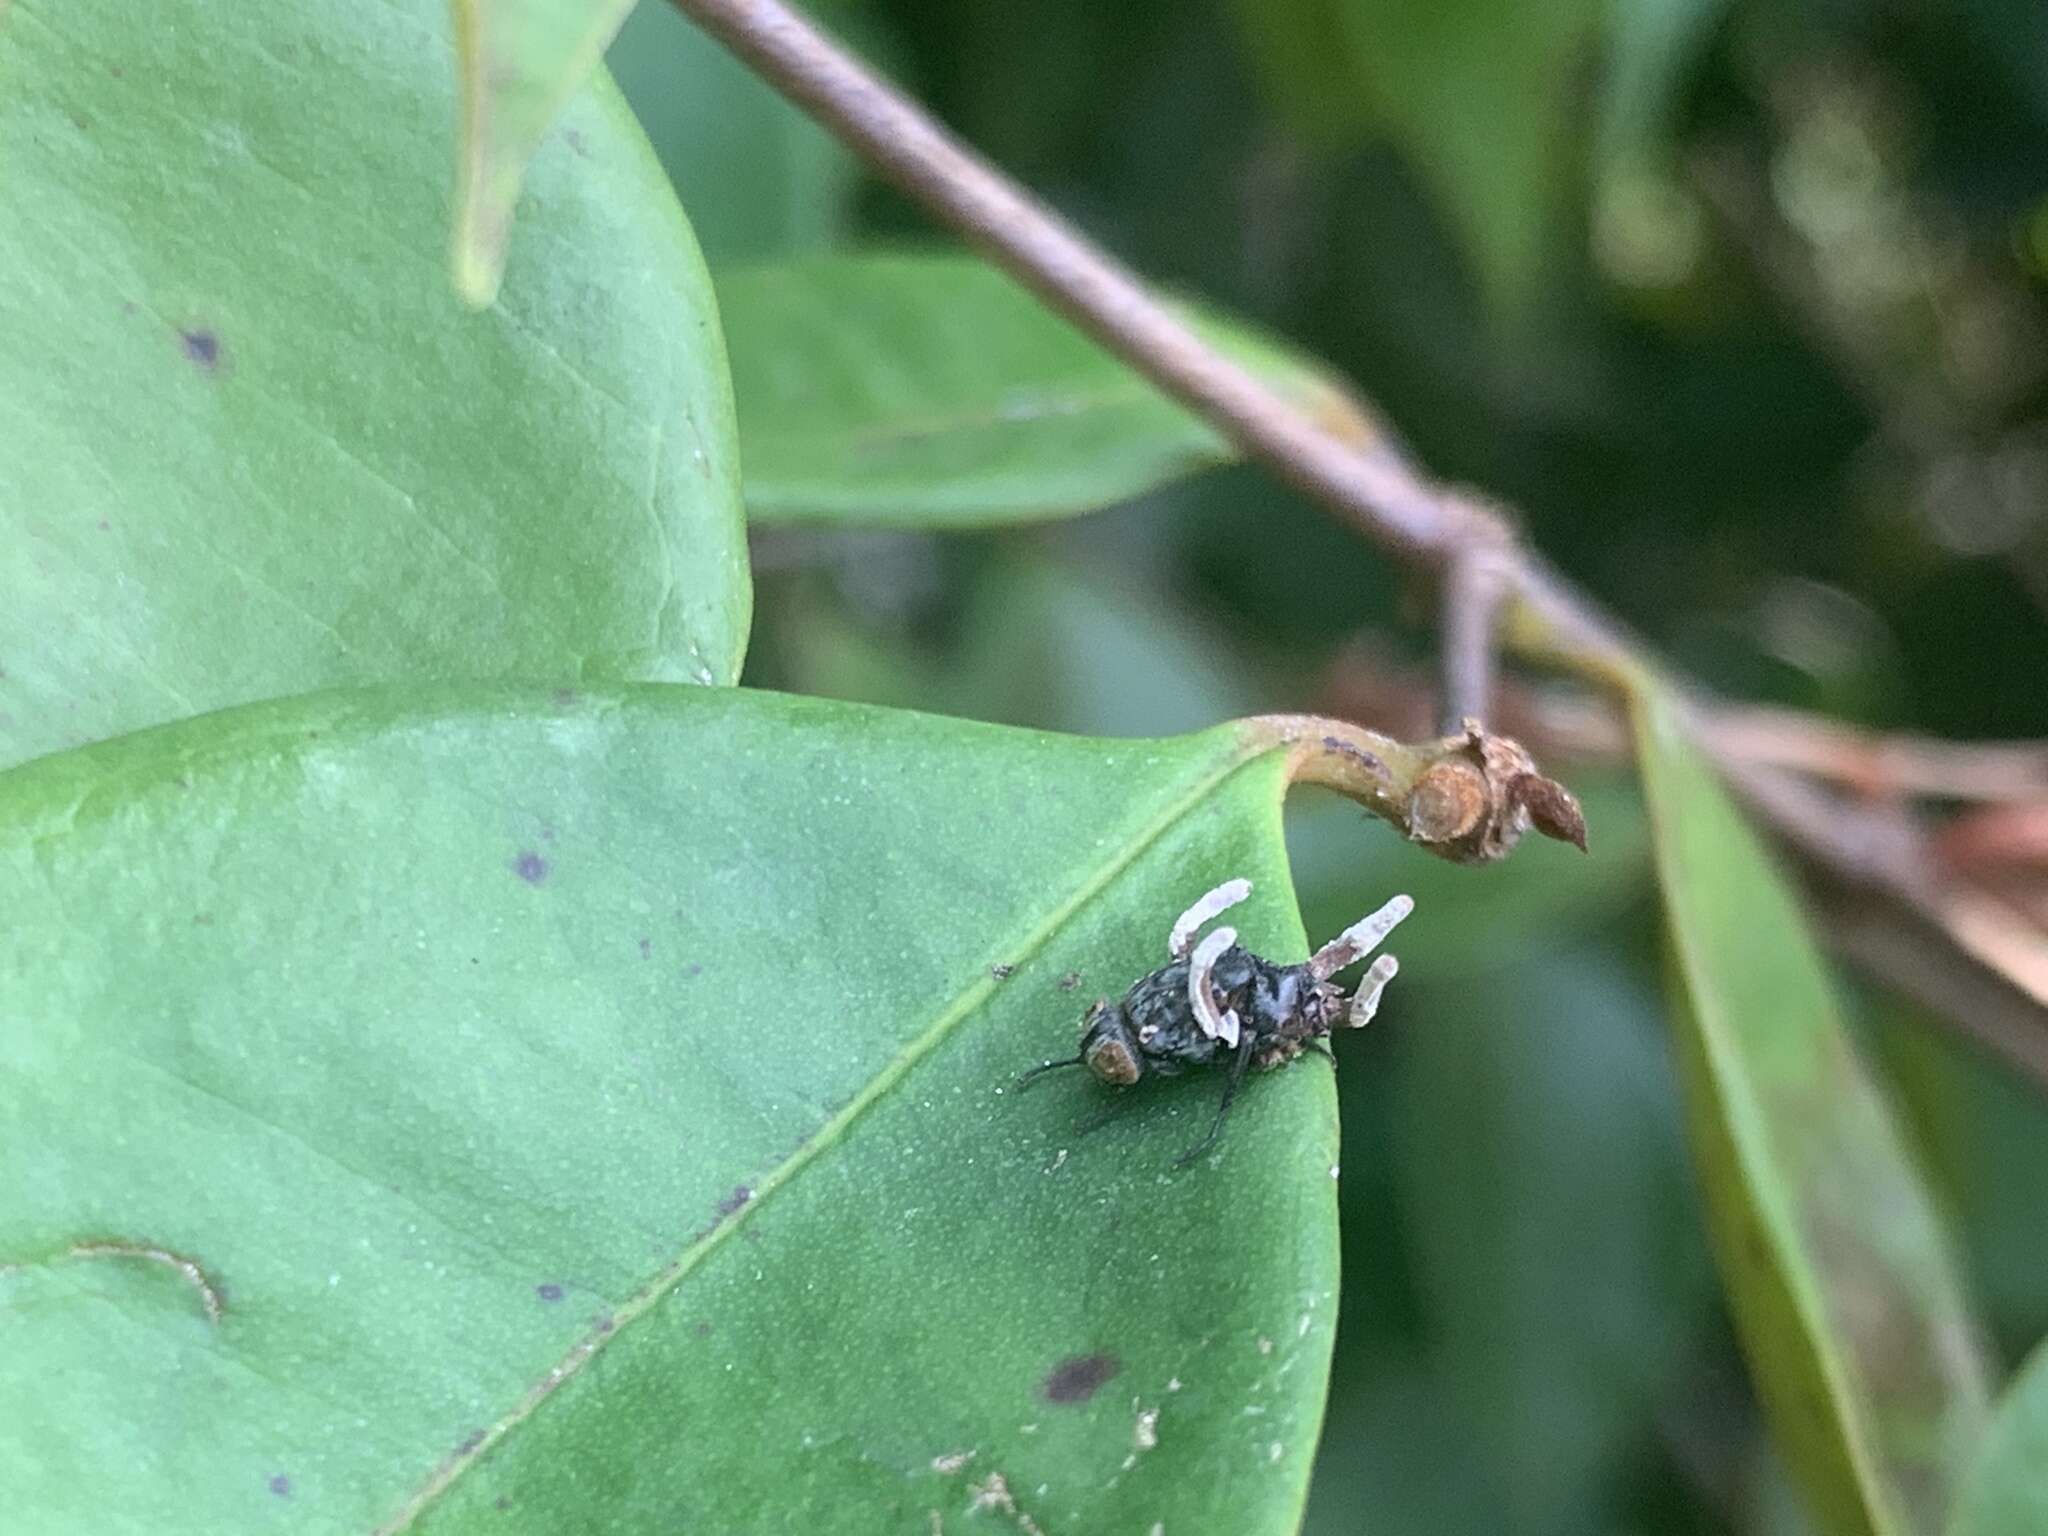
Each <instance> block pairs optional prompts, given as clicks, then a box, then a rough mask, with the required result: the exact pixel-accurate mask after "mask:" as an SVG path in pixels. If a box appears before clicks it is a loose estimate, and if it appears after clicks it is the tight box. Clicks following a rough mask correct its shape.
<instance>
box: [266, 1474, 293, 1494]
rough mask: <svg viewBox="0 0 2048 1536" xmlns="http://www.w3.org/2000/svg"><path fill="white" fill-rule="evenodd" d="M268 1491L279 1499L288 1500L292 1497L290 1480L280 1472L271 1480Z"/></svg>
mask: <svg viewBox="0 0 2048 1536" xmlns="http://www.w3.org/2000/svg"><path fill="white" fill-rule="evenodd" d="M270 1491H271V1492H272V1493H274V1494H276V1495H277V1496H278V1497H279V1498H280V1499H288V1498H290V1497H291V1496H292V1480H291V1479H290V1478H288V1477H286V1476H285V1475H284V1474H283V1473H282V1472H280V1473H278V1474H277V1475H276V1476H274V1477H273V1478H271V1480H270Z"/></svg>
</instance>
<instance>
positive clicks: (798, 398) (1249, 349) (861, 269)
mask: <svg viewBox="0 0 2048 1536" xmlns="http://www.w3.org/2000/svg"><path fill="white" fill-rule="evenodd" d="M718 297H719V302H720V304H721V306H722V308H723V312H724V316H725V323H726V329H727V334H728V336H729V338H730V345H731V349H732V368H733V391H734V393H735V394H736V395H737V397H738V399H739V409H740V433H741V437H740V445H741V459H742V462H743V463H744V464H745V466H746V485H747V507H748V510H749V513H750V514H751V515H752V516H753V517H754V519H755V520H756V521H759V522H859V523H868V524H890V525H897V526H905V527H911V526H919V527H974V526H981V525H985V524H991V523H1005V522H1025V521H1031V520H1034V519H1040V518H1047V517H1058V516H1065V515H1071V514H1074V513H1079V512H1089V511H1094V510H1095V509H1097V508H1099V507H1104V506H1108V505H1110V504H1111V503H1113V502H1118V501H1123V500H1126V499H1128V498H1129V497H1132V496H1136V495H1138V494H1139V493H1141V492H1143V491H1147V490H1150V489H1152V488H1153V487H1155V486H1158V485H1160V484H1163V483H1164V482H1166V481H1168V480H1172V479H1175V478H1177V477H1178V476H1181V475H1186V474H1189V473H1191V472H1193V471H1195V470H1197V469H1202V468H1205V467H1207V466H1210V465H1213V464H1220V463H1223V462H1225V461H1226V460H1228V459H1229V458H1231V457H1232V453H1231V451H1230V448H1229V446H1228V445H1227V444H1226V443H1224V441H1223V440H1222V439H1221V438H1220V437H1218V436H1217V435H1216V434H1215V433H1214V432H1212V431H1211V430H1210V429H1209V428H1208V427H1206V426H1205V425H1203V424H1202V423H1201V422H1200V421H1198V420H1196V419H1195V418H1194V417H1193V416H1191V415H1189V414H1188V413H1187V412H1186V411H1185V410H1183V409H1182V408H1181V407H1180V406H1178V405H1175V404H1174V403H1173V402H1171V401H1169V400H1168V399H1167V398H1166V397H1165V396H1164V395H1162V394H1160V393H1159V391H1158V390H1156V389H1154V388H1153V387H1152V385H1150V384H1149V383H1147V382H1146V381H1145V380H1144V379H1142V378H1140V377H1139V376H1138V375H1137V374H1135V373H1133V372H1131V371H1130V370H1129V369H1128V368H1126V367H1125V366H1124V365H1123V364H1122V363H1120V362H1118V361H1116V360H1115V359H1114V358H1112V357H1111V356H1110V355H1109V354H1108V353H1106V352H1104V351H1103V350H1102V349H1101V348H1100V347H1098V346H1096V344H1095V343H1094V342H1092V341H1090V340H1089V339H1088V338H1087V337H1086V336H1084V335H1082V334H1081V333H1080V332H1079V331H1077V330H1075V329H1074V328H1073V327H1072V326H1070V325H1069V324H1068V323H1067V322H1066V321H1064V320H1062V319H1060V318H1059V317H1058V316H1056V315H1054V314H1052V313H1051V312H1050V311H1048V310H1047V309H1046V308H1045V307H1044V306H1043V305H1042V304H1040V303H1039V301H1038V300H1037V299H1035V298H1033V297H1032V296H1031V295H1030V294H1028V293H1026V292H1025V291H1024V290H1023V289H1021V288H1019V287H1018V286H1017V285H1016V284H1014V283H1013V282H1011V280H1010V279H1009V278H1008V277H1006V276H1005V275H1004V274H1002V273H1001V272H998V271H997V270H995V269H994V268H993V267H990V266H987V265H985V264H984V263H982V262H979V261H975V260H973V259H972V258H969V257H962V256H939V255H903V254H897V255H883V254H877V253H866V254H860V255H841V256H822V257H808V258H800V259H795V260H791V261H787V262H781V263H776V264H773V265H764V266H759V267H752V268H742V269H739V270H735V271H728V272H721V273H720V274H719V278H718ZM1195 318H1196V320H1197V322H1198V324H1199V327H1200V329H1201V330H1202V331H1203V332H1204V334H1206V335H1207V336H1208V337H1209V339H1210V340H1212V341H1214V342H1216V343H1217V344H1218V345H1220V346H1222V347H1224V348H1225V349H1226V350H1228V351H1230V352H1232V353H1233V354H1235V355H1236V356H1238V357H1240V358H1241V359H1243V360H1244V361H1245V362H1247V363H1249V364H1250V365H1251V366H1252V367H1254V368H1255V369H1257V370H1258V371H1259V372H1261V373H1262V374H1264V375H1265V376H1266V377H1267V378H1268V380H1270V381H1271V382H1273V383H1274V384H1276V385H1277V386H1278V387H1280V388H1281V389H1282V390H1283V391H1285V392H1286V393H1288V394H1289V395H1291V396H1292V397H1293V398H1295V399H1296V400H1298V401H1299V402H1301V403H1302V404H1303V405H1305V406H1306V407H1308V408H1309V409H1310V410H1313V411H1317V412H1320V413H1322V414H1324V415H1326V416H1327V417H1328V418H1329V419H1330V420H1331V421H1332V422H1333V423H1335V424H1339V425H1340V426H1342V425H1346V424H1348V423H1346V420H1345V413H1346V412H1347V411H1348V409H1349V407H1348V405H1347V404H1346V402H1345V401H1344V399H1343V396H1342V395H1341V393H1340V392H1339V391H1338V390H1337V389H1336V388H1335V387H1334V386H1333V385H1332V384H1330V383H1329V382H1328V381H1327V380H1326V379H1324V378H1323V377H1322V376H1320V375H1319V374H1317V373H1315V372H1314V371H1313V369H1312V368H1310V367H1309V366H1308V365H1307V364H1305V363H1304V362H1302V361H1301V360H1300V359H1299V358H1296V357H1294V356H1292V355H1290V354H1288V353H1287V352H1285V351H1283V350H1282V349H1281V348H1280V347H1279V346H1277V345H1276V344H1274V343H1272V342H1270V341H1267V340H1265V339H1264V338H1262V337H1258V336H1255V335H1253V334H1252V333H1251V332H1249V331H1247V330H1245V329H1243V328H1240V327H1236V326H1233V325H1231V324H1228V323H1226V322H1224V321H1220V320H1214V319H1206V318H1203V317H1200V316H1196V317H1195Z"/></svg>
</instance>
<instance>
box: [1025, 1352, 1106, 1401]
mask: <svg viewBox="0 0 2048 1536" xmlns="http://www.w3.org/2000/svg"><path fill="white" fill-rule="evenodd" d="M1123 1368H1124V1367H1123V1362H1122V1361H1121V1360H1119V1359H1117V1357H1116V1356H1115V1355H1112V1354H1109V1353H1107V1352H1103V1353H1098V1354H1093V1355H1069V1356H1068V1357H1067V1358H1066V1359H1064V1360H1062V1361H1061V1362H1060V1363H1059V1364H1058V1365H1056V1366H1054V1367H1053V1368H1052V1372H1051V1374H1049V1375H1048V1376H1047V1377H1046V1378H1045V1384H1044V1386H1043V1387H1041V1388H1040V1390H1041V1391H1042V1392H1043V1393H1044V1394H1045V1400H1046V1401H1047V1402H1049V1403H1085V1402H1087V1401H1088V1399H1089V1398H1091V1397H1093V1396H1094V1395H1095V1394H1096V1392H1097V1391H1099V1390H1100V1389H1101V1387H1102V1386H1103V1384H1104V1383H1105V1382H1107V1381H1108V1380H1109V1379H1110V1378H1111V1377H1113V1376H1115V1375H1116V1373H1117V1372H1118V1371H1120V1370H1122V1369H1123Z"/></svg>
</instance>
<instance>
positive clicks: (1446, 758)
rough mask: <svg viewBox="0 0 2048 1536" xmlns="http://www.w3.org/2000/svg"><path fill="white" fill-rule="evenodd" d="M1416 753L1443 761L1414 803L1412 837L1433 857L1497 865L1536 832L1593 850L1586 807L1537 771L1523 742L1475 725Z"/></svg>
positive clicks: (1424, 775) (1421, 779)
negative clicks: (1532, 830)
mask: <svg viewBox="0 0 2048 1536" xmlns="http://www.w3.org/2000/svg"><path fill="white" fill-rule="evenodd" d="M1411 750H1413V751H1415V752H1416V753H1418V754H1419V755H1422V756H1425V757H1434V758H1435V759H1436V761H1434V762H1432V763H1431V764H1430V766H1429V767H1427V768H1425V769H1424V770H1423V771H1422V772H1421V774H1419V775H1418V776H1417V778H1416V780H1415V787H1414V789H1413V791H1411V793H1410V794H1409V797H1408V836H1409V837H1410V838H1411V839H1412V840H1413V841H1415V842H1418V843H1421V844H1422V845H1423V846H1425V847H1427V848H1428V849H1429V850H1430V851H1431V852H1432V853H1437V854H1441V855H1442V856H1443V857H1444V858H1447V859H1450V860H1452V861H1454V862H1455V863H1459V864H1487V863H1491V862H1492V861H1493V860H1495V859H1498V858H1501V857H1503V856H1505V855H1506V854H1507V853H1509V852H1510V851H1511V850H1512V849H1513V848H1514V846H1515V844H1516V843H1518V842H1520V841H1521V840H1522V834H1523V833H1524V832H1527V831H1528V830H1529V828H1530V827H1531V826H1534V827H1535V828H1536V830H1537V831H1539V832H1541V833H1543V834H1544V835H1545V836H1546V837H1554V838H1557V839H1559V840H1560V841H1563V842H1567V843H1571V844H1573V845H1575V846H1576V847H1578V848H1579V849H1581V850H1583V849H1584V848H1585V846H1586V818H1585V814H1584V813H1583V812H1582V811H1580V809H1579V802H1578V801H1577V800H1576V799H1574V798H1573V796H1572V792H1571V791H1570V790H1568V789H1566V788H1565V787H1564V786H1563V785H1562V784H1560V783H1558V782H1557V781H1556V780H1555V779H1550V778H1545V777H1544V776H1543V774H1541V773H1540V772H1538V771H1537V768H1536V760H1535V758H1533V757H1531V756H1530V755H1529V750H1528V748H1526V747H1524V746H1523V745H1522V744H1521V743H1520V742H1518V741H1515V740H1513V739H1512V738H1510V737H1507V736H1496V735H1493V734H1492V733H1491V732H1489V731H1488V730H1487V729H1486V728H1485V727H1484V726H1482V725H1481V724H1480V723H1479V722H1478V721H1477V720H1471V719H1468V720H1466V722H1465V729H1464V731H1463V732H1462V733H1461V734H1459V735H1456V736H1447V737H1445V738H1444V739H1443V740H1442V741H1438V742H1432V743H1427V744H1419V745H1417V746H1416V747H1414V748H1412V749H1411Z"/></svg>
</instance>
